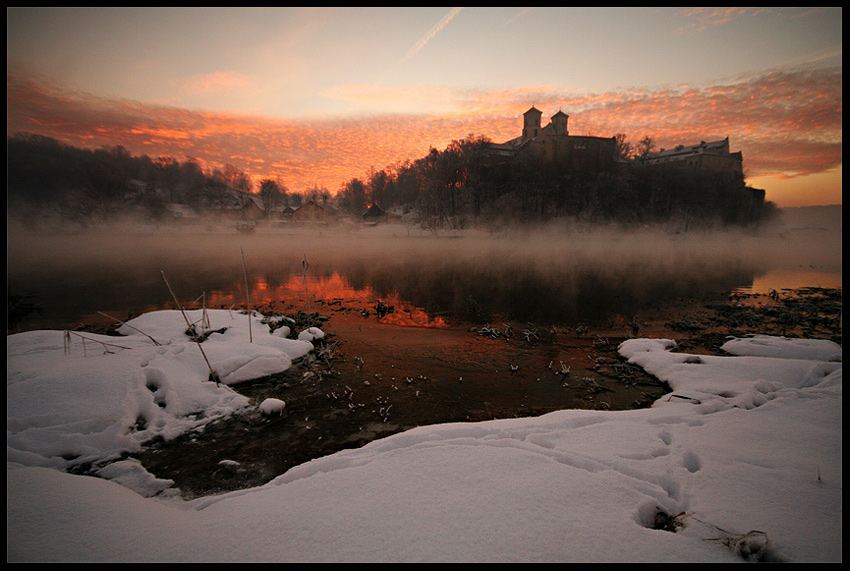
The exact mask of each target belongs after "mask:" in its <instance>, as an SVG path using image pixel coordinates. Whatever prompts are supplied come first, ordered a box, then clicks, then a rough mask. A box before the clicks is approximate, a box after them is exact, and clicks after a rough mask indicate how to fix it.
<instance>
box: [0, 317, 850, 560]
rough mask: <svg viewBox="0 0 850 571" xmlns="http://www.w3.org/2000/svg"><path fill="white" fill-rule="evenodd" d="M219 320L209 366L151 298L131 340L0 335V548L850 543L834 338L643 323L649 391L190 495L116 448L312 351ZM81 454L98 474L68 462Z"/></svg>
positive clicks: (229, 404) (77, 554)
mask: <svg viewBox="0 0 850 571" xmlns="http://www.w3.org/2000/svg"><path fill="white" fill-rule="evenodd" d="M207 317H208V319H209V326H208V327H206V329H207V330H218V329H221V328H224V327H226V329H225V330H224V331H223V332H222V333H212V334H210V336H209V338H208V339H206V340H205V341H204V342H203V343H202V344H201V347H202V348H203V350H204V353H205V355H206V358H207V359H208V360H209V363H210V366H211V367H212V368H213V370H214V371H216V373H217V374H218V375H219V377H220V379H221V384H219V385H217V384H216V383H214V382H211V381H210V380H209V379H210V371H209V367H208V366H207V364H206V362H205V360H204V356H203V355H202V354H201V351H200V350H199V346H198V344H197V343H195V342H194V341H192V340H191V339H189V338H188V337H187V336H186V335H185V334H184V331H185V330H186V323H185V321H184V320H183V316H182V314H180V313H179V312H153V313H149V314H145V315H143V316H140V317H138V318H137V319H135V320H133V321H131V322H129V323H128V326H124V327H123V328H122V332H123V333H125V334H126V335H127V336H126V337H105V336H97V335H94V334H85V335H86V336H87V337H89V338H91V340H86V347H85V352H84V349H83V347H82V341H83V340H82V339H81V338H79V337H76V336H75V335H71V339H70V349H69V348H68V347H67V343H68V341H69V340H68V339H66V338H65V337H64V336H63V333H62V332H56V331H35V332H29V333H21V334H16V335H11V336H9V337H7V356H8V361H7V362H8V364H7V508H6V510H7V559H8V560H9V561H63V562H65V561H81V562H82V561H86V562H95V561H97V562H100V561H104V562H105V561H110V562H114V561H122V562H183V561H186V562H192V561H221V562H230V561H244V562H266V561H268V562H272V561H274V562H282V561H305V562H314V561H315V562H372V561H374V562H388V561H392V562H426V561H427V562H443V561H446V562H466V561H469V562H537V561H540V562H562V561H563V562H570V561H586V562H619V561H623V562H626V561H629V562H648V561H649V562H735V561H743V556H744V555H746V554H747V553H748V552H755V553H756V556H758V557H761V558H763V559H768V560H782V561H812V562H837V561H841V559H842V552H841V539H842V536H841V515H842V514H841V348H840V346H838V345H836V344H834V343H831V342H829V341H822V340H806V339H789V338H780V337H768V336H753V337H746V338H737V339H730V340H729V342H728V343H727V344H726V346H724V349H725V350H727V351H728V352H729V353H732V354H733V356H722V357H721V356H706V355H690V354H685V353H679V352H677V351H675V349H676V347H675V342H674V341H672V340H665V339H632V340H629V341H626V342H625V343H623V344H622V346H621V347H620V352H621V354H622V355H623V356H624V357H625V358H627V359H629V360H630V361H631V362H632V363H635V364H637V365H640V366H641V367H643V368H644V369H646V370H647V371H648V372H650V373H652V374H653V375H656V376H658V377H659V378H661V379H664V380H665V381H667V382H668V383H669V384H670V386H671V388H672V392H671V393H670V394H668V395H665V396H664V397H662V398H660V399H659V400H658V401H657V402H656V403H655V404H654V405H653V406H652V407H651V408H647V409H641V410H631V411H617V412H611V411H591V410H562V411H558V412H553V413H550V414H547V415H544V416H541V417H537V418H520V419H506V420H494V421H487V422H478V423H451V424H441V425H434V426H423V427H419V428H416V429H413V430H409V431H406V432H402V433H399V434H396V435H393V436H390V437H387V438H383V439H380V440H376V441H373V442H371V443H370V444H368V445H366V446H363V447H361V448H359V449H351V450H345V451H342V452H338V453H336V454H333V455H330V456H326V457H324V458H319V459H316V460H313V461H310V462H307V463H305V464H302V465H300V466H297V467H295V468H293V469H291V470H289V471H288V472H286V473H285V474H283V475H281V476H279V477H277V478H276V479H274V480H272V481H271V482H269V483H268V484H266V485H264V486H260V487H257V488H252V489H247V490H241V491H238V492H231V493H227V494H223V495H220V496H212V497H206V498H199V499H196V500H192V501H184V500H181V499H179V497H177V495H176V494H175V493H174V490H173V489H172V488H171V487H170V482H169V481H165V480H158V479H156V478H154V477H153V476H151V475H150V474H148V473H147V472H146V471H145V470H144V468H143V467H142V466H141V465H140V464H139V463H138V462H137V461H135V460H133V459H132V458H126V459H124V460H121V461H112V460H115V459H117V458H119V457H120V456H121V454H122V453H124V452H132V451H135V450H138V449H139V447H140V446H141V444H142V442H144V441H146V440H149V439H150V438H152V437H154V436H162V437H164V438H170V437H173V436H174V435H176V434H180V433H184V432H186V431H191V430H197V429H199V428H200V427H202V426H203V424H204V423H206V422H209V420H210V419H213V418H218V417H221V416H224V415H228V414H232V413H233V412H234V411H236V410H239V409H241V408H243V407H248V406H251V405H250V404H249V403H248V402H247V400H246V399H245V398H243V397H241V396H239V395H238V394H237V393H236V392H234V391H233V389H232V388H231V385H233V384H235V383H238V382H240V381H244V380H246V379H247V378H250V376H252V375H253V376H257V375H262V374H269V373H271V372H275V371H279V370H282V369H285V368H287V367H288V366H290V364H291V360H292V359H294V358H297V357H299V356H303V355H305V354H306V353H307V352H309V351H310V350H311V349H312V345H311V344H310V343H309V342H306V341H297V340H291V339H285V338H282V337H280V336H278V335H274V334H269V327H268V326H267V325H265V324H263V323H261V322H260V319H259V317H258V316H252V317H251V318H250V325H249V318H248V317H247V316H246V315H243V314H239V313H235V312H228V311H222V310H219V311H210V312H208V315H207ZM189 318H190V320H192V321H193V322H195V321H197V320H201V319H202V318H203V316H202V315H201V314H199V313H191V314H190V316H189ZM129 326H132V327H135V328H136V329H138V330H140V331H143V332H144V334H142V333H140V332H139V331H137V330H136V329H132V328H131V327H129ZM313 333H314V334H315V335H316V336H318V335H320V333H321V332H320V331H318V332H313ZM148 336H150V337H152V338H153V339H155V340H156V341H157V342H158V343H159V345H157V344H156V343H154V342H153V341H152V339H151V338H149V337H148ZM251 338H252V339H251ZM97 341H101V342H103V343H110V344H114V345H118V346H121V347H126V348H116V347H108V348H109V352H107V351H106V350H105V349H106V348H107V347H106V346H103V345H100V344H98V343H97ZM272 404H275V403H272ZM281 405H282V403H281ZM281 405H278V406H281ZM138 419H143V420H138ZM79 462H93V463H95V464H96V465H102V467H101V468H100V472H99V474H98V475H99V476H100V477H91V476H78V475H73V474H71V473H68V472H67V471H66V470H67V469H69V468H70V467H71V466H72V465H74V464H75V463H79ZM659 514H660V515H659ZM659 523H666V524H667V526H666V527H667V529H655V527H658V526H657V524H659ZM671 530H672V531H671ZM674 531H675V532H674Z"/></svg>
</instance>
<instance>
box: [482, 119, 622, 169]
mask: <svg viewBox="0 0 850 571" xmlns="http://www.w3.org/2000/svg"><path fill="white" fill-rule="evenodd" d="M542 116H543V113H542V112H541V111H540V110H539V109H537V108H536V107H534V106H532V107H531V108H530V109H529V110H528V111H526V112H525V113H523V126H522V135H520V136H519V137H517V138H515V139H511V140H510V141H507V142H505V143H491V144H490V146H489V149H490V151H491V153H492V154H493V155H494V156H497V157H504V158H510V159H513V158H517V157H522V156H530V157H535V158H538V159H540V160H542V161H543V162H546V163H549V164H556V165H559V166H561V167H563V168H565V169H568V170H571V171H578V170H592V171H604V170H610V169H612V168H614V166H615V164H616V162H617V141H616V139H615V138H614V137H591V136H576V135H570V132H569V128H568V123H569V115H567V114H566V113H564V112H563V111H560V110H559V111H558V112H557V113H555V114H554V115H553V116H552V118H551V119H550V122H549V124H548V125H546V126H545V127H544V126H542V124H541V118H542Z"/></svg>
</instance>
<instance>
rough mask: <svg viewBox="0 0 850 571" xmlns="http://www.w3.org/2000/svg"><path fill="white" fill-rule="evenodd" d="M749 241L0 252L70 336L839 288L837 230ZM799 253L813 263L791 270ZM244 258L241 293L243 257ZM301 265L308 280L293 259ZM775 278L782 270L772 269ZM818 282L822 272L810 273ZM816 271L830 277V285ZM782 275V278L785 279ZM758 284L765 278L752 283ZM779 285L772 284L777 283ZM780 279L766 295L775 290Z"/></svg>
mask: <svg viewBox="0 0 850 571" xmlns="http://www.w3.org/2000/svg"><path fill="white" fill-rule="evenodd" d="M771 244H772V242H771V241H769V240H768V241H764V240H760V239H759V240H757V239H755V238H752V237H746V236H744V237H742V236H733V237H720V236H711V237H710V239H709V238H707V237H700V236H685V237H681V236H679V237H677V236H669V235H668V236H661V237H659V236H652V235H634V234H633V235H622V236H604V237H600V236H588V235H572V236H545V235H544V236H542V237H538V236H535V237H527V236H513V237H502V238H481V237H469V238H463V239H458V240H446V239H442V240H441V239H427V238H397V237H392V236H390V237H380V238H364V237H356V236H342V237H340V236H329V235H324V234H319V235H312V236H289V235H271V236H262V235H257V236H251V237H245V236H237V235H215V234H209V235H119V236H117V237H116V236H115V235H94V234H92V235H80V236H69V235H55V236H46V235H38V236H37V235H21V236H18V237H17V239H16V240H13V241H10V243H9V248H8V262H7V264H8V274H7V277H8V287H9V291H10V292H11V293H15V294H19V295H20V294H26V295H30V296H32V299H33V300H34V301H35V302H37V303H38V304H40V305H41V306H42V312H41V313H40V314H35V315H33V316H32V317H31V318H30V319H28V320H27V322H26V323H24V324H23V325H24V327H25V328H30V329H31V328H39V327H53V328H71V327H75V326H77V325H78V324H79V323H81V322H101V321H102V318H101V319H98V318H97V317H96V316H97V312H105V313H108V314H110V315H113V316H114V317H116V318H118V319H126V318H127V317H128V315H130V314H139V313H141V312H144V311H148V310H151V309H158V308H163V307H173V301H172V299H171V296H170V294H169V293H168V289H167V287H166V285H165V283H164V281H163V279H162V275H163V274H165V275H166V276H167V279H168V281H169V283H170V284H171V286H172V288H173V289H174V291H175V293H176V294H177V296H178V297H179V298H180V300H181V303H185V304H189V303H191V302H193V300H197V299H198V298H199V296H202V299H203V300H204V303H205V304H206V305H207V307H213V308H231V307H233V308H241V307H244V305H245V303H246V293H247V297H248V298H250V301H251V305H252V307H254V308H260V307H264V308H268V309H277V310H281V311H288V310H292V309H302V310H307V311H319V310H322V311H326V310H328V309H329V308H333V307H338V308H343V307H345V308H349V309H351V308H356V309H359V310H364V311H370V312H371V313H372V317H375V308H376V307H378V305H377V304H378V303H379V302H380V303H382V304H384V306H386V307H392V308H393V311H392V312H389V311H387V312H386V313H385V314H384V315H383V316H382V317H381V319H382V321H384V322H386V323H395V324H400V325H401V324H409V325H417V326H444V325H446V324H449V323H451V322H453V321H454V320H463V321H469V322H475V323H484V322H485V321H491V320H497V319H504V320H512V321H522V322H534V323H538V324H541V325H543V324H550V323H552V324H556V323H570V322H577V321H589V320H601V319H605V318H606V317H607V316H609V315H611V314H623V315H628V314H632V313H635V312H637V311H639V310H642V309H646V308H650V307H652V306H653V305H654V304H657V303H658V302H659V301H664V300H669V299H674V298H679V297H684V298H700V299H705V298H711V297H718V298H719V297H720V296H722V295H725V294H726V293H728V292H730V291H732V290H735V289H739V288H753V287H756V286H757V285H758V284H760V283H764V280H763V279H762V278H763V277H764V276H766V275H772V276H776V275H781V272H783V271H785V272H786V274H785V275H786V277H787V275H790V274H787V271H788V270H789V268H790V269H794V270H795V271H796V272H797V273H796V274H794V284H790V282H789V285H788V286H782V287H802V284H804V283H805V282H806V281H807V280H811V279H816V281H818V283H809V284H806V285H819V284H820V283H821V282H823V281H824V279H828V280H832V281H830V283H835V281H836V280H837V283H838V286H837V287H840V284H841V258H840V251H841V249H840V236H839V237H838V241H837V242H835V243H829V244H827V247H826V248H816V247H813V246H812V245H811V244H806V243H801V244H797V243H793V244H792V243H789V242H785V243H783V244H780V245H779V246H777V247H776V248H773V246H771ZM795 252H798V253H800V255H802V256H804V257H805V260H806V263H807V264H811V265H812V269H811V272H809V273H808V274H806V275H800V272H804V273H805V271H806V268H808V267H809V266H805V267H802V268H801V267H800V266H801V264H800V262H799V260H798V259H797V258H796V257H795V256H796V254H795ZM242 253H244V259H245V265H244V268H245V271H246V272H247V282H248V290H249V291H247V292H246V291H245V275H244V274H243V264H242V258H241V255H242ZM305 260H307V261H308V263H309V267H308V268H307V271H306V273H305V272H304V267H303V266H302V263H303V262H304V261H305ZM777 272H780V274H777ZM815 274H818V275H815ZM824 276H828V278H825V277H824ZM781 279H783V278H780V281H781ZM759 280H761V281H759ZM776 285H780V284H778V283H777V284H776ZM776 285H772V286H771V287H772V288H774V289H779V288H777V287H776Z"/></svg>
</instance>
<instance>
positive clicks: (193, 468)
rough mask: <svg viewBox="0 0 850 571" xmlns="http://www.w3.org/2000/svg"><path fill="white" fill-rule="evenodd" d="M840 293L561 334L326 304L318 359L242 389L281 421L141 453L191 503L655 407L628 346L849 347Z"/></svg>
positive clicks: (694, 307)
mask: <svg viewBox="0 0 850 571" xmlns="http://www.w3.org/2000/svg"><path fill="white" fill-rule="evenodd" d="M837 292H838V293H837V298H836V294H835V292H834V290H833V291H832V293H827V295H826V296H824V293H823V292H819V291H813V292H809V293H810V294H811V295H807V296H803V298H804V299H809V300H811V299H815V300H816V303H815V304H812V303H809V304H808V305H806V306H804V307H803V308H802V309H801V307H800V306H799V304H796V305H795V303H797V302H793V299H792V296H791V295H790V292H788V294H787V295H786V296H785V298H786V300H787V303H786V300H781V299H775V298H773V297H770V296H768V295H751V296H744V297H739V298H737V299H729V300H726V299H724V300H722V301H721V300H718V299H715V300H671V301H670V302H669V303H666V304H664V305H663V306H662V307H659V308H656V309H653V310H648V311H646V312H644V313H641V314H638V315H636V316H629V317H626V316H609V317H608V318H607V319H605V320H604V321H602V322H599V323H590V324H565V325H560V326H552V325H547V326H540V325H535V324H530V323H516V322H514V323H503V322H501V321H498V320H494V321H493V322H492V323H453V324H451V325H447V326H444V327H421V326H420V327H411V326H402V325H396V324H391V323H386V322H383V321H386V316H385V319H380V318H379V317H378V316H376V314H375V311H374V309H375V307H374V306H373V307H358V306H356V305H349V304H346V303H343V302H339V301H338V300H337V301H329V302H322V301H318V302H316V305H315V308H314V309H315V310H316V312H315V313H314V314H312V315H313V319H316V320H317V321H316V323H315V324H317V325H320V326H321V327H322V329H323V330H324V331H325V332H326V337H325V339H324V340H323V341H322V342H320V343H318V344H317V347H316V350H315V351H314V352H313V353H312V354H311V355H310V356H308V357H307V358H305V359H302V360H301V361H300V362H298V363H296V364H295V365H294V366H293V367H292V368H291V369H289V370H288V371H285V372H284V373H281V374H278V375H273V376H270V377H266V378H263V379H258V380H255V381H251V382H247V383H242V384H239V385H237V386H234V387H233V388H234V389H235V390H237V391H238V392H240V393H242V394H244V395H246V396H249V397H250V398H251V399H252V401H254V402H256V403H259V402H261V401H262V400H263V399H264V398H268V397H274V398H279V399H282V400H284V401H285V402H286V409H285V411H286V412H285V414H284V415H283V416H278V417H265V416H263V415H262V414H260V413H259V412H258V411H256V410H250V411H246V412H245V413H242V414H238V415H236V416H234V417H233V418H230V419H227V420H225V421H219V422H215V423H213V424H211V425H209V426H207V427H206V429H205V430H204V431H203V432H201V433H197V434H190V435H185V436H183V437H180V438H177V439H175V440H173V441H170V442H154V443H150V445H149V446H148V447H147V448H146V450H145V451H143V452H142V453H141V454H138V455H136V456H137V457H138V458H139V459H140V460H141V462H142V463H143V464H144V465H145V467H146V468H147V469H148V470H149V471H150V472H151V473H153V474H154V475H156V476H157V477H160V478H168V479H172V480H174V482H175V485H176V486H177V487H178V488H180V490H181V492H182V493H183V495H184V497H186V498H191V497H197V496H203V495H210V494H217V493H223V492H227V491H231V490H237V489H242V488H247V487H252V486H257V485H261V484H263V483H265V482H267V481H269V480H271V479H272V478H274V477H276V476H278V475H280V474H282V473H284V472H285V471H286V470H288V469H289V468H291V467H293V466H296V465H299V464H302V463H304V462H307V461H309V460H311V459H314V458H318V457H322V456H325V455H328V454H332V453H334V452H337V451H339V450H342V449H346V448H354V447H359V446H362V445H364V444H366V443H368V442H370V441H372V440H375V439H377V438H381V437H384V436H388V435H390V434H393V433H396V432H400V431H403V430H408V429H410V428H413V427H416V426H421V425H429V424H436V423H449V422H477V421H482V420H489V419H498V418H513V417H530V416H538V415H542V414H545V413H548V412H552V411H555V410H561V409H573V408H581V409H597V410H625V409H633V408H641V407H646V406H650V405H651V404H652V403H653V402H654V401H655V400H657V399H658V398H661V397H662V396H663V395H665V394H667V393H669V392H670V391H669V387H667V386H666V384H664V383H662V382H660V381H658V380H657V379H655V378H653V377H651V376H649V375H647V374H645V373H644V372H643V371H642V370H641V369H639V368H637V367H633V366H630V365H628V364H627V363H625V362H624V361H623V360H622V359H621V358H620V357H619V355H618V354H617V347H618V345H619V344H620V343H621V342H622V341H623V340H624V339H626V338H628V337H629V336H641V337H663V338H671V339H675V340H676V341H677V343H678V344H679V348H680V350H682V351H687V352H691V353H702V354H719V353H720V351H719V347H720V345H722V343H723V342H724V341H725V338H726V336H727V335H730V334H746V333H769V334H784V335H788V336H797V335H806V336H809V337H822V338H832V339H833V340H836V341H837V342H839V343H840V335H841V321H840V290H837ZM796 297H797V299H800V296H796ZM788 304H791V305H790V308H789V305H788ZM836 307H837V310H836ZM803 309H805V311H807V312H808V313H807V314H806V315H809V317H810V318H808V319H806V320H805V321H801V320H800V319H799V316H800V315H803V314H804V311H803ZM399 311H402V310H401V309H399ZM836 311H837V315H836ZM791 313H793V315H794V316H797V317H795V319H791V318H790V317H788V316H789V314H791ZM748 315H749V316H750V317H746V316H748ZM753 316H761V317H759V318H756V317H753ZM764 316H767V317H764ZM783 316H784V317H783ZM635 324H637V327H636V328H634V327H633V326H634V325H635ZM698 325H699V326H698ZM225 460H227V461H228V462H223V461H225Z"/></svg>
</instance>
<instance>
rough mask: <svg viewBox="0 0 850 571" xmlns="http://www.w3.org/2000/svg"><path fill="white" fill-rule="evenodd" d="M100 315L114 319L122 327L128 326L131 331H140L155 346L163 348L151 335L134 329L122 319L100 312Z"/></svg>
mask: <svg viewBox="0 0 850 571" xmlns="http://www.w3.org/2000/svg"><path fill="white" fill-rule="evenodd" d="M98 313H99V314H101V315H102V316H104V317H108V318H109V319H112V320H114V321H117V322H118V323H120V324H121V325H126V326H127V327H129V328H130V329H133V330H135V331H138V332H139V333H141V334H142V335H144V336H145V337H147V338H148V339H150V340H151V341H153V344H154V345H156V346H157V347H159V346H161V345H162V343H160V342H159V341H157V340H156V339H154V338H153V337H151V336H150V335H148V334H147V333H145V332H144V331H142V330H141V329H139V328H137V327H133V326H132V325H130V324H129V323H127V322H125V321H121V320H120V319H118V318H116V317H112V316H111V315H107V314H105V313H103V312H102V311H98Z"/></svg>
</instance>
